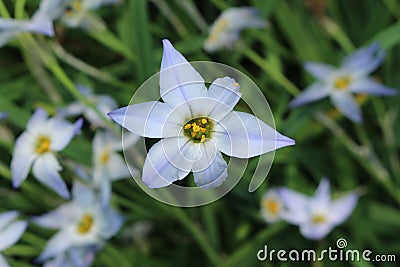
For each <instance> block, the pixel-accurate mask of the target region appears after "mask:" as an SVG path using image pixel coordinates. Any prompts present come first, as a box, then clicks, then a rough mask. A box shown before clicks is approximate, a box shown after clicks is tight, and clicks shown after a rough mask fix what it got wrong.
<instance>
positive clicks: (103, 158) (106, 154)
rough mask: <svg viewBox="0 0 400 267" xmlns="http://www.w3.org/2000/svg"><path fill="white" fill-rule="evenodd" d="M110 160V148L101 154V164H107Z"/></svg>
mask: <svg viewBox="0 0 400 267" xmlns="http://www.w3.org/2000/svg"><path fill="white" fill-rule="evenodd" d="M109 160H110V152H109V151H108V150H105V151H103V153H101V156H100V162H101V164H107V162H108V161H109Z"/></svg>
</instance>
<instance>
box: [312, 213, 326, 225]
mask: <svg viewBox="0 0 400 267" xmlns="http://www.w3.org/2000/svg"><path fill="white" fill-rule="evenodd" d="M311 221H312V222H313V223H316V224H319V223H323V222H325V221H326V217H325V216H324V215H321V214H317V215H314V216H313V217H312V218H311Z"/></svg>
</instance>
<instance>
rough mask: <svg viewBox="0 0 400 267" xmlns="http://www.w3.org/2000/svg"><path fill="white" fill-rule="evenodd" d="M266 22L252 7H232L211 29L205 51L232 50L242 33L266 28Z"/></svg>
mask: <svg viewBox="0 0 400 267" xmlns="http://www.w3.org/2000/svg"><path fill="white" fill-rule="evenodd" d="M266 26H267V23H266V21H265V20H264V19H263V18H262V17H261V16H260V14H259V11H258V10H257V9H255V8H251V7H232V8H229V9H227V10H225V11H223V12H222V14H221V15H220V16H219V17H218V19H217V20H216V21H215V22H214V24H213V25H212V26H211V28H210V33H209V36H208V38H207V40H206V41H205V42H204V49H205V50H206V51H207V52H214V51H217V50H219V49H222V48H228V49H230V48H232V45H233V43H234V42H235V41H236V39H238V37H239V34H240V32H241V31H242V30H243V29H246V28H264V27H266Z"/></svg>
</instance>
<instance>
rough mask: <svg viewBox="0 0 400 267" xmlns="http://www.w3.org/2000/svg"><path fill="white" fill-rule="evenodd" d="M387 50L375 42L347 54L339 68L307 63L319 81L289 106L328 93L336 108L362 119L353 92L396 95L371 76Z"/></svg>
mask: <svg viewBox="0 0 400 267" xmlns="http://www.w3.org/2000/svg"><path fill="white" fill-rule="evenodd" d="M384 57H385V51H384V50H382V48H381V47H380V46H379V44H377V43H374V44H372V45H370V46H368V47H365V48H362V49H359V50H357V51H355V52H354V53H353V54H351V55H349V56H348V57H346V58H345V59H344V60H343V62H342V65H341V66H340V67H339V68H335V67H333V66H329V65H325V64H321V63H313V62H308V63H306V64H305V65H304V67H305V69H306V70H307V71H308V72H309V73H310V74H311V75H313V76H314V77H315V78H317V79H318V80H317V81H316V82H315V83H313V84H311V85H310V86H309V87H307V88H306V89H305V90H304V91H303V92H302V93H301V94H300V95H299V96H297V97H296V98H295V99H294V100H293V101H292V102H291V103H290V106H291V107H292V108H295V107H297V106H300V105H304V104H307V103H310V102H314V101H317V100H319V99H321V98H324V97H326V96H329V97H330V99H331V101H332V103H333V104H334V105H335V107H336V108H337V109H338V110H339V111H340V112H341V113H342V114H343V115H344V116H346V117H347V118H349V119H350V120H352V121H354V122H357V123H359V122H361V121H362V114H361V109H360V107H359V106H358V105H357V102H356V101H355V100H354V97H353V94H371V95H395V94H396V93H397V90H395V89H392V88H388V87H386V86H384V85H383V84H381V83H378V82H376V81H374V80H373V79H372V78H370V77H369V75H370V73H371V72H372V71H374V70H375V69H376V68H378V67H379V65H381V63H382V60H383V59H384Z"/></svg>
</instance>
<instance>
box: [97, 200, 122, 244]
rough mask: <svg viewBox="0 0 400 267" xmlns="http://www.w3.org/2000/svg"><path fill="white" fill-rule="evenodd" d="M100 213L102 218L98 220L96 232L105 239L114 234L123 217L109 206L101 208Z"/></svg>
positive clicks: (119, 226)
mask: <svg viewBox="0 0 400 267" xmlns="http://www.w3.org/2000/svg"><path fill="white" fill-rule="evenodd" d="M101 214H102V216H103V217H104V220H102V221H101V222H99V226H98V227H99V229H98V232H99V235H100V236H101V238H102V239H105V240H106V239H109V238H111V237H112V236H114V235H115V234H116V233H117V232H118V231H119V230H120V229H121V226H122V224H123V223H124V220H125V219H124V217H123V216H121V214H119V213H118V212H117V211H116V210H114V209H112V208H110V207H105V208H103V209H102V210H101Z"/></svg>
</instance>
